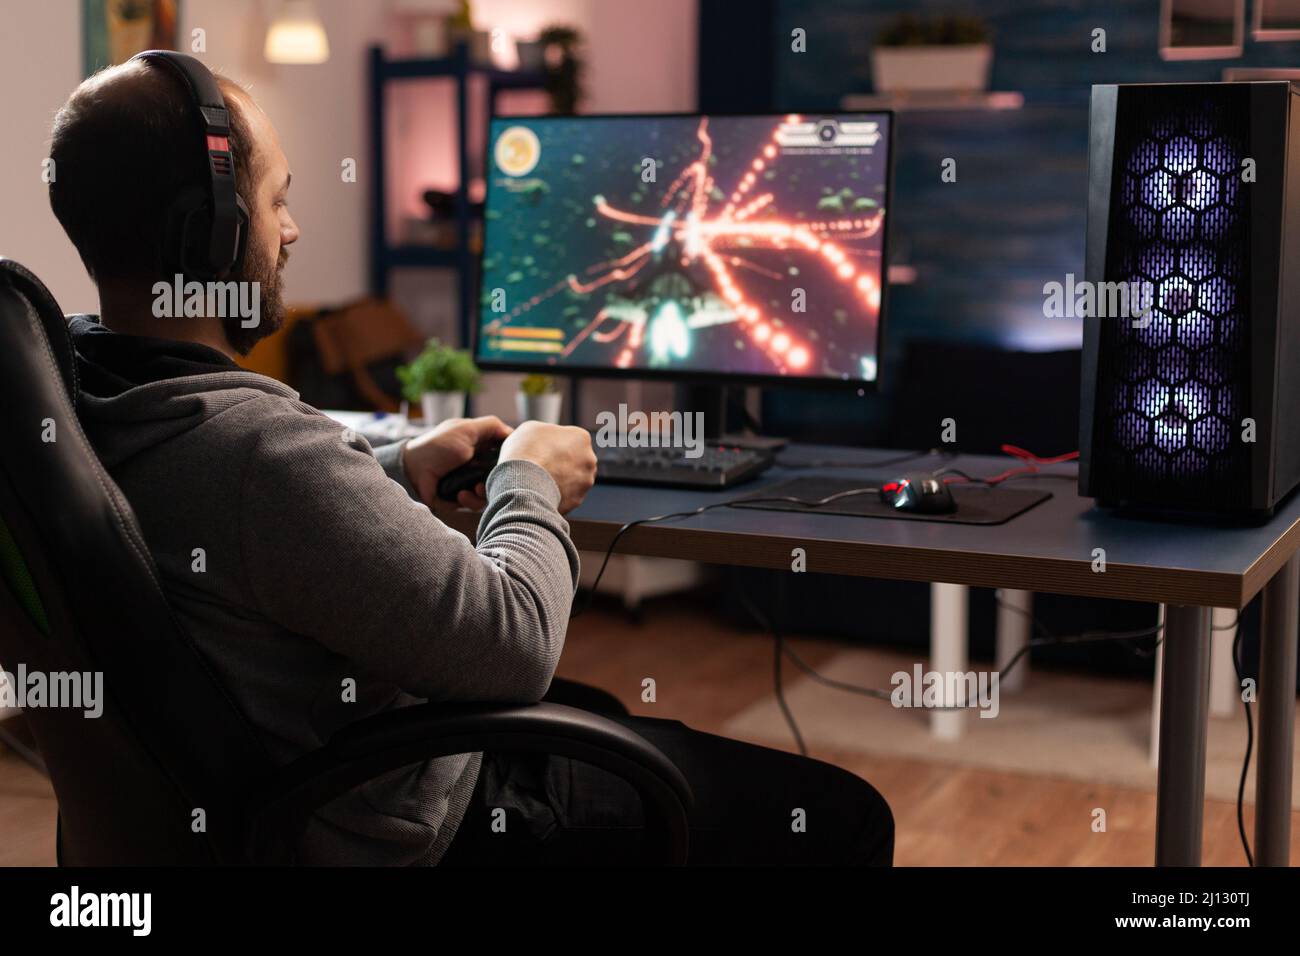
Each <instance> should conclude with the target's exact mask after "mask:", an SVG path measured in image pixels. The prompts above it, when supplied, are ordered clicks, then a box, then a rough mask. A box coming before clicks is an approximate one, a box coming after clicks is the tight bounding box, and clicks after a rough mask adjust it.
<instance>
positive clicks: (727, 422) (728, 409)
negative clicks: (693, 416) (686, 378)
mask: <svg viewBox="0 0 1300 956" xmlns="http://www.w3.org/2000/svg"><path fill="white" fill-rule="evenodd" d="M676 404H677V409H678V411H681V412H703V413H704V440H705V441H707V442H709V443H710V444H719V445H728V446H730V447H732V448H752V449H754V450H756V451H766V452H769V453H771V454H776V453H777V452H778V451H780V450H781V449H782V448H784V447H785V446H786V445H787V444H789V439H787V438H773V437H769V436H767V435H763V434H761V433H759V431H758V430H759V429H760V428H761V427H762V426H761V424H760V423H759V422H757V421H755V420H754V419H753V417H752V416H751V415H750V414H749V413H748V412H747V411H746V410H745V406H744V390H743V388H740V387H736V386H728V385H694V384H691V385H678V386H677V403H676Z"/></svg>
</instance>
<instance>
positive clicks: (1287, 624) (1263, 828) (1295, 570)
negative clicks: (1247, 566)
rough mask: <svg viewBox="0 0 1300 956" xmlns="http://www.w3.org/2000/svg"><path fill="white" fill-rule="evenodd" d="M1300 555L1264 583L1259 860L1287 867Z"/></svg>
mask: <svg viewBox="0 0 1300 956" xmlns="http://www.w3.org/2000/svg"><path fill="white" fill-rule="evenodd" d="M1298 614H1300V556H1297V557H1292V558H1291V560H1290V561H1288V562H1287V563H1286V564H1284V565H1283V566H1282V568H1281V569H1280V570H1279V571H1278V572H1277V574H1275V575H1273V580H1271V581H1269V582H1268V584H1266V585H1264V606H1263V618H1262V623H1261V625H1260V649H1259V767H1258V769H1257V771H1256V775H1255V864H1256V865H1257V866H1287V865H1288V863H1289V860H1290V849H1291V763H1292V747H1293V746H1294V738H1295V665H1296V618H1297V615H1298Z"/></svg>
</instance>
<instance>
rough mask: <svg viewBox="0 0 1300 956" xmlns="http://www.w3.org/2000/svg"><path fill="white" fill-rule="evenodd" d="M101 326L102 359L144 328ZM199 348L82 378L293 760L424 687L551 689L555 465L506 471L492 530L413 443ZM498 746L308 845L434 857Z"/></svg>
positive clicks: (444, 768)
mask: <svg viewBox="0 0 1300 956" xmlns="http://www.w3.org/2000/svg"><path fill="white" fill-rule="evenodd" d="M90 325H91V323H88V322H87V320H85V319H74V320H73V323H72V330H73V333H74V341H75V342H76V343H77V349H78V353H79V356H81V361H82V362H83V363H86V362H87V361H89V363H90V364H91V365H92V366H93V365H94V362H95V361H96V358H95V351H96V350H95V348H94V346H95V345H96V344H100V345H102V343H104V342H106V341H107V342H109V343H110V344H118V345H120V344H122V343H123V342H125V341H126V340H128V339H131V338H132V337H127V336H119V335H117V334H116V333H111V332H108V331H107V330H105V329H103V328H102V327H95V328H93V329H92V328H91V327H90ZM104 336H110V337H111V339H105V338H104ZM134 341H135V342H140V343H151V344H156V343H164V340H149V339H135V340H134ZM88 343H89V345H88ZM155 347H159V348H162V349H163V350H166V348H167V346H166V344H165V343H164V344H162V345H161V346H156V345H155ZM184 348H185V349H188V350H189V353H190V355H191V356H192V355H193V354H196V350H201V351H202V352H205V353H209V355H208V358H211V359H212V361H211V368H204V367H203V365H202V362H201V363H200V365H199V366H197V367H191V366H190V365H185V364H183V365H182V366H181V368H182V370H183V371H186V372H192V371H195V370H196V368H198V369H201V371H200V374H183V375H180V376H178V377H163V378H156V377H155V378H154V379H153V380H148V379H149V376H144V379H143V381H144V383H143V384H133V383H132V382H130V381H127V382H125V383H123V384H121V385H120V386H119V387H115V388H105V387H102V385H101V386H100V387H96V386H95V385H94V383H95V382H96V380H97V379H98V380H99V381H100V382H101V383H102V382H103V380H104V379H105V376H104V375H102V374H100V375H98V376H97V375H94V374H91V375H87V376H83V379H85V380H86V381H87V382H89V383H91V384H83V388H82V393H81V395H80V399H79V402H80V404H79V411H80V416H81V419H82V422H83V426H84V428H85V430H86V432H87V434H88V435H89V437H90V440H91V442H92V444H93V445H94V447H95V450H96V451H97V452H98V454H99V456H100V457H101V458H102V459H103V462H104V464H105V466H106V467H107V468H108V470H109V473H110V474H111V475H112V477H113V478H114V479H115V480H116V481H117V483H118V485H119V486H120V487H121V488H122V491H123V492H124V493H125V495H126V497H127V499H128V501H130V503H131V506H132V508H133V509H134V511H135V513H136V516H137V518H138V519H139V522H140V525H141V527H142V529H143V532H144V536H145V540H146V541H147V542H148V544H149V549H150V551H151V552H152V554H153V558H154V561H155V562H156V563H157V565H158V569H159V572H160V574H161V579H162V583H163V587H164V590H165V591H166V593H167V596H168V599H169V601H170V603H171V605H172V606H173V608H174V609H175V611H176V614H177V615H178V617H179V619H180V621H181V622H182V624H183V625H184V626H185V627H186V628H187V629H188V631H189V633H190V634H191V635H193V638H194V640H195V642H196V643H197V645H198V647H199V648H200V650H201V651H202V653H203V654H204V655H205V656H206V657H207V658H208V660H209V661H210V662H211V664H212V666H213V668H214V670H215V672H216V674H217V676H218V678H219V679H220V680H221V681H222V682H223V683H224V684H225V686H226V688H227V689H228V691H229V692H230V694H231V695H232V696H233V698H234V700H235V701H236V703H237V704H238V706H239V707H240V708H241V709H242V710H243V712H244V713H245V715H246V716H247V717H248V718H249V719H250V721H251V722H252V724H253V725H254V727H256V728H257V730H258V732H259V733H260V734H261V736H262V739H263V741H264V743H265V745H266V747H267V748H268V750H269V751H270V753H271V754H272V756H273V757H274V758H275V759H277V760H279V761H282V762H285V763H287V762H289V761H291V760H293V759H295V758H296V757H299V756H302V755H303V754H305V753H307V752H309V751H311V750H314V749H316V748H318V747H320V746H321V745H322V744H323V743H324V742H325V741H326V740H327V739H328V738H329V737H330V736H331V734H333V733H334V732H335V731H336V730H337V729H338V728H340V727H342V726H343V725H345V724H348V723H351V722H352V721H355V720H359V719H361V718H363V717H367V716H369V715H371V714H375V713H378V712H380V711H385V710H390V709H392V708H395V707H402V706H407V705H410V704H413V703H418V702H420V701H421V700H425V699H429V700H436V701H519V702H529V701H536V700H538V699H540V698H541V697H542V695H543V694H545V692H546V690H547V688H548V687H549V686H550V682H551V677H552V675H553V674H554V671H555V666H556V663H557V661H558V660H559V656H560V650H561V648H562V646H563V643H564V634H565V627H566V624H567V620H568V615H569V609H570V605H571V602H572V598H573V590H574V587H575V585H576V581H577V574H578V555H577V551H576V550H575V549H574V547H573V544H572V542H571V541H570V540H569V534H568V530H569V529H568V525H567V523H566V522H565V521H564V519H563V518H562V517H560V515H559V513H558V511H557V510H556V508H557V506H558V504H559V501H560V493H559V489H558V488H557V487H556V485H555V482H554V481H553V480H552V479H551V477H550V476H549V475H548V474H547V473H546V472H545V471H544V470H543V469H542V468H540V467H539V466H537V465H535V464H533V463H531V462H523V461H510V462H505V463H503V464H501V465H499V466H498V467H497V468H496V469H495V470H494V471H493V472H492V474H491V476H490V477H489V479H488V482H487V489H488V501H489V504H488V507H487V510H486V511H485V512H484V514H483V517H482V520H481V521H480V523H479V529H478V544H477V547H476V546H475V545H473V544H471V543H470V541H469V540H468V539H467V538H466V537H465V536H464V535H462V534H460V533H459V532H457V531H454V530H452V529H450V528H448V527H447V526H446V525H444V524H443V523H442V522H441V521H439V520H438V518H437V517H435V516H434V515H433V513H432V512H430V511H429V509H428V508H426V507H425V506H424V505H423V504H421V503H419V502H418V500H415V492H414V489H412V488H411V487H410V485H409V483H407V481H406V478H405V475H404V474H403V472H402V467H401V464H400V446H397V445H393V446H386V447H382V448H380V449H379V451H378V452H377V453H375V452H373V451H372V450H371V448H370V446H369V444H368V443H367V442H366V441H365V439H364V438H360V437H351V436H350V434H345V432H344V429H343V427H342V426H341V425H339V424H337V423H336V422H334V421H333V420H331V419H330V418H327V417H326V416H324V415H322V414H321V413H320V412H318V411H316V410H315V409H313V408H311V407H310V406H307V405H305V404H303V403H302V402H300V401H298V395H297V393H295V392H294V391H293V390H292V389H290V388H288V387H287V386H285V385H283V384H281V383H280V382H277V381H275V380H274V379H271V378H267V377H265V376H262V375H257V374H255V373H252V372H247V371H243V370H240V369H238V367H237V366H235V365H234V364H233V363H228V360H225V358H224V356H220V354H219V353H216V352H213V351H212V350H207V349H203V347H202V346H193V345H185V346H184ZM99 351H100V352H105V350H103V349H102V348H101V349H100V350H99ZM111 352H112V350H111V349H110V350H107V353H106V354H111ZM87 353H89V354H90V356H91V357H90V359H89V360H88V359H87V358H86V355H87ZM204 361H207V360H206V359H204ZM223 362H224V363H226V367H223V365H222V363H223ZM98 371H100V372H102V371H103V370H102V368H101V369H98ZM155 372H156V369H155ZM128 376H129V373H128ZM140 380H141V379H139V378H137V381H140ZM92 392H95V393H97V394H92ZM353 682H355V685H353ZM353 686H355V693H354V694H353V693H352V692H351V688H352V687H353ZM353 698H355V700H353ZM480 757H481V755H480V754H466V755H459V756H453V757H441V758H438V759H436V760H431V761H428V762H426V763H424V764H421V765H418V766H415V767H411V768H408V769H405V770H401V771H397V772H394V773H390V774H388V775H386V776H384V777H382V778H379V779H377V780H374V781H372V782H370V783H368V784H366V785H364V786H362V787H359V788H358V789H356V790H354V791H352V792H351V793H349V794H347V795H345V796H344V797H342V798H340V799H338V800H337V801H335V802H333V803H331V804H330V805H328V806H327V807H325V808H324V809H322V810H321V811H320V812H319V813H318V814H317V815H316V817H315V819H314V820H313V822H312V824H311V826H310V827H309V829H308V832H307V834H306V836H305V838H304V840H303V844H302V846H301V847H300V850H301V858H302V860H303V861H304V862H307V863H317V864H334V863H365V864H376V865H378V864H432V863H436V862H437V861H438V860H439V859H440V858H441V856H442V854H443V852H444V851H445V850H446V847H447V845H448V843H449V842H450V841H451V838H452V837H453V836H454V834H455V830H456V827H457V825H458V824H459V823H460V820H461V817H462V815H463V814H464V811H465V807H466V804H467V802H468V799H469V795H470V792H471V791H472V790H473V787H474V782H475V780H476V778H477V774H478V769H479V761H480Z"/></svg>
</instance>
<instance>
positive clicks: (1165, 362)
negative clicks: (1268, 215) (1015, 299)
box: [1086, 86, 1250, 509]
mask: <svg viewBox="0 0 1300 956" xmlns="http://www.w3.org/2000/svg"><path fill="white" fill-rule="evenodd" d="M1247 106H1248V103H1247V99H1246V97H1245V95H1244V94H1243V92H1242V91H1241V89H1240V88H1238V89H1237V90H1233V89H1231V88H1224V87H1208V86H1207V87H1181V88H1180V87H1164V88H1162V87H1147V88H1145V89H1142V90H1135V91H1133V90H1131V91H1127V95H1125V93H1124V91H1121V96H1120V100H1119V104H1118V114H1117V116H1116V131H1115V153H1114V161H1113V166H1112V180H1111V189H1112V192H1111V206H1110V220H1109V226H1110V228H1109V232H1108V239H1107V248H1106V256H1105V263H1106V265H1105V270H1106V273H1105V280H1106V281H1107V282H1122V283H1125V284H1126V287H1127V288H1129V289H1134V290H1141V295H1140V299H1141V304H1140V307H1139V308H1133V309H1131V310H1130V317H1119V318H1115V317H1111V318H1098V319H1090V320H1086V321H1096V322H1100V323H1101V326H1100V348H1099V351H1098V369H1097V393H1096V409H1095V417H1094V424H1093V427H1094V432H1093V455H1094V459H1095V463H1094V476H1095V477H1094V487H1093V493H1094V494H1096V495H1097V497H1099V498H1101V499H1103V500H1112V501H1119V500H1130V501H1135V502H1152V503H1168V504H1175V505H1186V506H1195V507H1199V508H1216V509H1217V508H1223V509H1232V508H1239V507H1244V506H1247V505H1248V503H1249V488H1248V481H1247V479H1248V477H1249V466H1250V458H1249V448H1250V446H1249V445H1248V444H1246V443H1245V442H1243V441H1242V440H1241V428H1242V419H1244V418H1246V417H1247V416H1248V415H1249V414H1250V412H1249V410H1248V409H1247V407H1246V405H1247V401H1248V396H1249V380H1248V378H1249V369H1250V364H1249V348H1250V341H1249V336H1250V329H1249V326H1248V317H1249V315H1250V308H1249V306H1250V303H1249V301H1248V299H1249V282H1248V268H1249V262H1248V258H1247V252H1248V249H1249V237H1250V221H1249V220H1250V207H1249V201H1248V189H1249V187H1248V186H1246V185H1245V184H1243V182H1242V178H1241V176H1242V161H1243V160H1244V159H1245V158H1246V157H1247V152H1246V143H1248V142H1249V129H1248V122H1249V120H1248V117H1249V110H1248V108H1247ZM1143 309H1145V310H1146V315H1145V316H1140V313H1141V311H1142V310H1143ZM1134 313H1138V314H1139V317H1136V318H1134V317H1131V316H1132V315H1133V314H1134Z"/></svg>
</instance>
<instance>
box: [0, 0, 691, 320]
mask: <svg viewBox="0 0 1300 956" xmlns="http://www.w3.org/2000/svg"><path fill="white" fill-rule="evenodd" d="M695 4H696V0H660V2H658V3H656V4H653V5H648V4H643V3H641V2H640V0H549V2H538V0H531V2H530V0H476V2H475V4H474V9H475V17H476V21H477V22H476V25H477V26H479V27H482V28H491V27H493V26H501V27H503V28H505V29H506V30H508V31H512V32H518V33H521V34H523V33H529V32H533V31H535V30H536V29H537V28H538V27H540V26H542V25H544V24H545V23H549V22H553V21H563V22H569V23H573V24H575V25H577V26H579V27H580V28H582V29H583V30H584V32H585V33H586V35H587V37H588V40H589V45H590V51H589V56H590V71H589V76H588V86H589V89H590V91H591V96H590V100H589V102H588V104H587V108H588V109H590V110H601V111H617V110H628V111H647V110H690V109H692V108H693V106H694V61H695V40H694V36H695V33H694V28H695V10H696V6H695ZM316 8H317V10H318V12H319V14H320V17H321V20H322V21H323V23H324V24H325V28H326V31H327V33H328V35H329V39H330V46H331V56H330V59H329V61H328V62H327V63H324V64H321V65H319V66H277V65H272V64H269V63H267V62H266V61H265V60H264V58H263V57H262V42H263V40H264V38H265V35H266V27H267V25H268V24H269V22H270V19H271V18H272V17H273V15H274V13H275V12H276V11H277V10H278V9H279V6H278V4H277V3H274V2H270V0H185V2H184V3H183V4H182V24H181V27H182V37H185V38H188V37H189V35H190V32H191V31H192V30H193V29H194V28H196V27H201V28H202V29H204V30H205V31H206V41H207V51H206V53H203V54H199V55H200V56H201V58H202V59H203V60H204V61H205V62H206V63H207V64H208V65H209V66H210V67H213V68H214V69H218V70H221V71H223V72H226V73H228V74H229V75H231V76H232V77H234V78H235V79H237V80H239V81H240V82H242V83H244V84H245V85H246V86H248V87H249V88H250V90H251V91H252V93H253V95H254V97H255V98H256V99H257V101H258V102H259V104H260V105H261V106H262V108H263V109H264V110H265V111H266V112H267V114H268V115H269V116H270V117H271V118H272V120H273V121H274V122H275V125H276V127H277V129H278V131H279V134H280V140H281V145H282V147H283V149H284V151H285V154H286V155H287V156H288V157H289V161H290V164H291V166H292V168H293V174H294V179H293V188H292V190H291V193H290V207H291V209H292V210H293V214H294V217H295V218H296V219H297V221H298V225H299V226H300V227H301V230H302V238H301V239H300V240H299V242H298V244H297V246H296V248H295V250H294V257H293V260H292V264H291V265H290V266H289V268H288V269H287V270H286V273H285V283H286V297H287V299H288V301H290V302H291V303H294V304H309V303H327V302H334V301H340V300H344V299H347V298H351V297H354V296H357V295H360V294H362V293H364V292H365V291H366V286H367V271H366V270H367V261H366V260H367V250H368V235H367V211H368V201H369V199H368V197H369V193H368V190H367V186H366V168H365V164H366V162H367V161H368V155H369V139H368V115H367V97H366V89H365V83H364V78H365V62H366V55H367V53H366V51H367V48H368V47H369V46H370V45H371V44H372V43H376V42H381V41H382V40H383V39H384V38H385V35H386V33H387V32H388V30H389V21H388V17H387V9H388V4H387V3H384V2H378V0H372V2H355V0H317V3H316ZM80 10H81V4H80V2H74V0H51V2H43V3H19V4H13V5H12V8H11V9H6V11H5V29H4V30H3V31H0V110H2V113H0V122H3V128H4V130H5V138H4V146H3V149H0V210H2V211H3V215H0V255H5V256H9V257H12V258H15V259H18V260H19V261H21V262H23V263H24V264H26V265H27V266H29V267H30V268H31V269H33V270H34V271H35V272H36V273H37V274H38V275H39V276H41V277H42V278H43V279H44V280H45V282H46V283H47V284H48V285H49V286H50V288H51V289H52V291H53V292H54V294H55V296H56V297H57V298H58V300H59V302H60V304H61V305H62V306H63V308H64V310H65V311H69V312H72V311H94V310H95V309H96V307H97V300H96V296H95V291H94V286H93V285H92V284H91V282H90V281H89V279H88V278H87V277H86V275H85V272H84V270H83V269H82V267H81V263H80V260H79V259H78V258H77V255H76V252H75V250H74V249H73V248H72V245H71V244H70V243H69V242H68V241H67V238H66V237H65V236H64V234H63V230H62V229H61V228H60V227H59V225H58V222H57V221H56V220H55V219H54V216H53V214H52V213H51V212H50V209H49V199H48V193H47V188H46V185H45V183H44V182H42V180H41V161H42V160H43V159H44V158H45V156H46V153H47V150H48V145H49V127H50V122H51V120H52V119H53V116H54V113H55V111H56V110H57V109H58V108H59V106H61V105H62V103H63V102H64V101H65V100H66V99H67V96H68V94H69V93H70V92H71V91H72V90H73V89H74V88H75V87H76V85H77V84H78V83H79V82H80V80H81V79H82V73H81V69H82V68H81V40H80V29H81V26H80V18H81V13H80ZM647 53H653V55H645V54H647ZM451 110H452V106H451V100H450V97H449V95H447V94H446V93H445V91H438V92H434V93H433V94H432V95H430V96H428V97H425V98H422V99H417V100H416V101H415V102H413V103H410V104H408V106H407V107H406V112H405V113H404V114H403V116H402V117H399V119H398V121H397V122H398V125H399V126H401V127H402V128H409V127H411V126H417V125H418V126H419V127H421V128H423V129H425V130H427V131H429V132H428V133H426V136H427V137H429V138H428V139H426V140H421V139H420V137H418V136H417V137H415V138H414V142H413V143H408V144H407V145H406V155H413V154H414V155H417V158H419V157H423V156H433V157H434V162H433V164H432V167H430V166H429V165H428V163H427V162H423V161H422V164H421V165H419V166H418V169H417V171H416V172H414V173H411V174H410V177H414V178H417V179H418V178H419V177H420V176H421V175H423V174H424V172H425V171H427V170H428V169H429V168H432V169H433V171H434V174H435V177H436V176H437V175H440V174H441V170H440V167H439V166H438V163H439V162H441V161H443V160H444V159H445V158H446V157H449V156H451V155H452V154H451V151H450V147H449V146H448V141H449V139H450V136H451V135H452V133H453V131H454V119H453V114H452V112H451ZM345 157H352V158H355V159H357V161H358V181H357V182H356V183H344V182H342V179H341V177H340V175H339V172H340V163H341V161H342V160H343V159H344V158H345ZM451 175H452V176H454V171H452V172H451ZM411 192H412V189H411V188H410V187H409V186H408V188H407V195H408V197H409V195H410V194H411ZM422 278H423V279H425V280H426V281H424V282H423V283H419V284H420V285H422V286H423V287H424V288H425V292H424V296H425V298H424V299H422V300H418V301H417V303H416V304H417V306H418V305H420V303H421V302H422V303H423V304H424V308H426V309H427V310H429V314H428V315H425V316H417V321H421V324H427V320H429V319H431V318H434V317H436V315H442V314H446V313H449V312H450V306H449V305H448V304H447V303H446V298H447V296H448V295H449V294H450V290H449V286H448V284H447V283H446V282H445V281H437V277H429V276H425V277H422ZM443 278H444V279H445V277H443ZM430 279H432V280H434V281H428V280H430Z"/></svg>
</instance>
